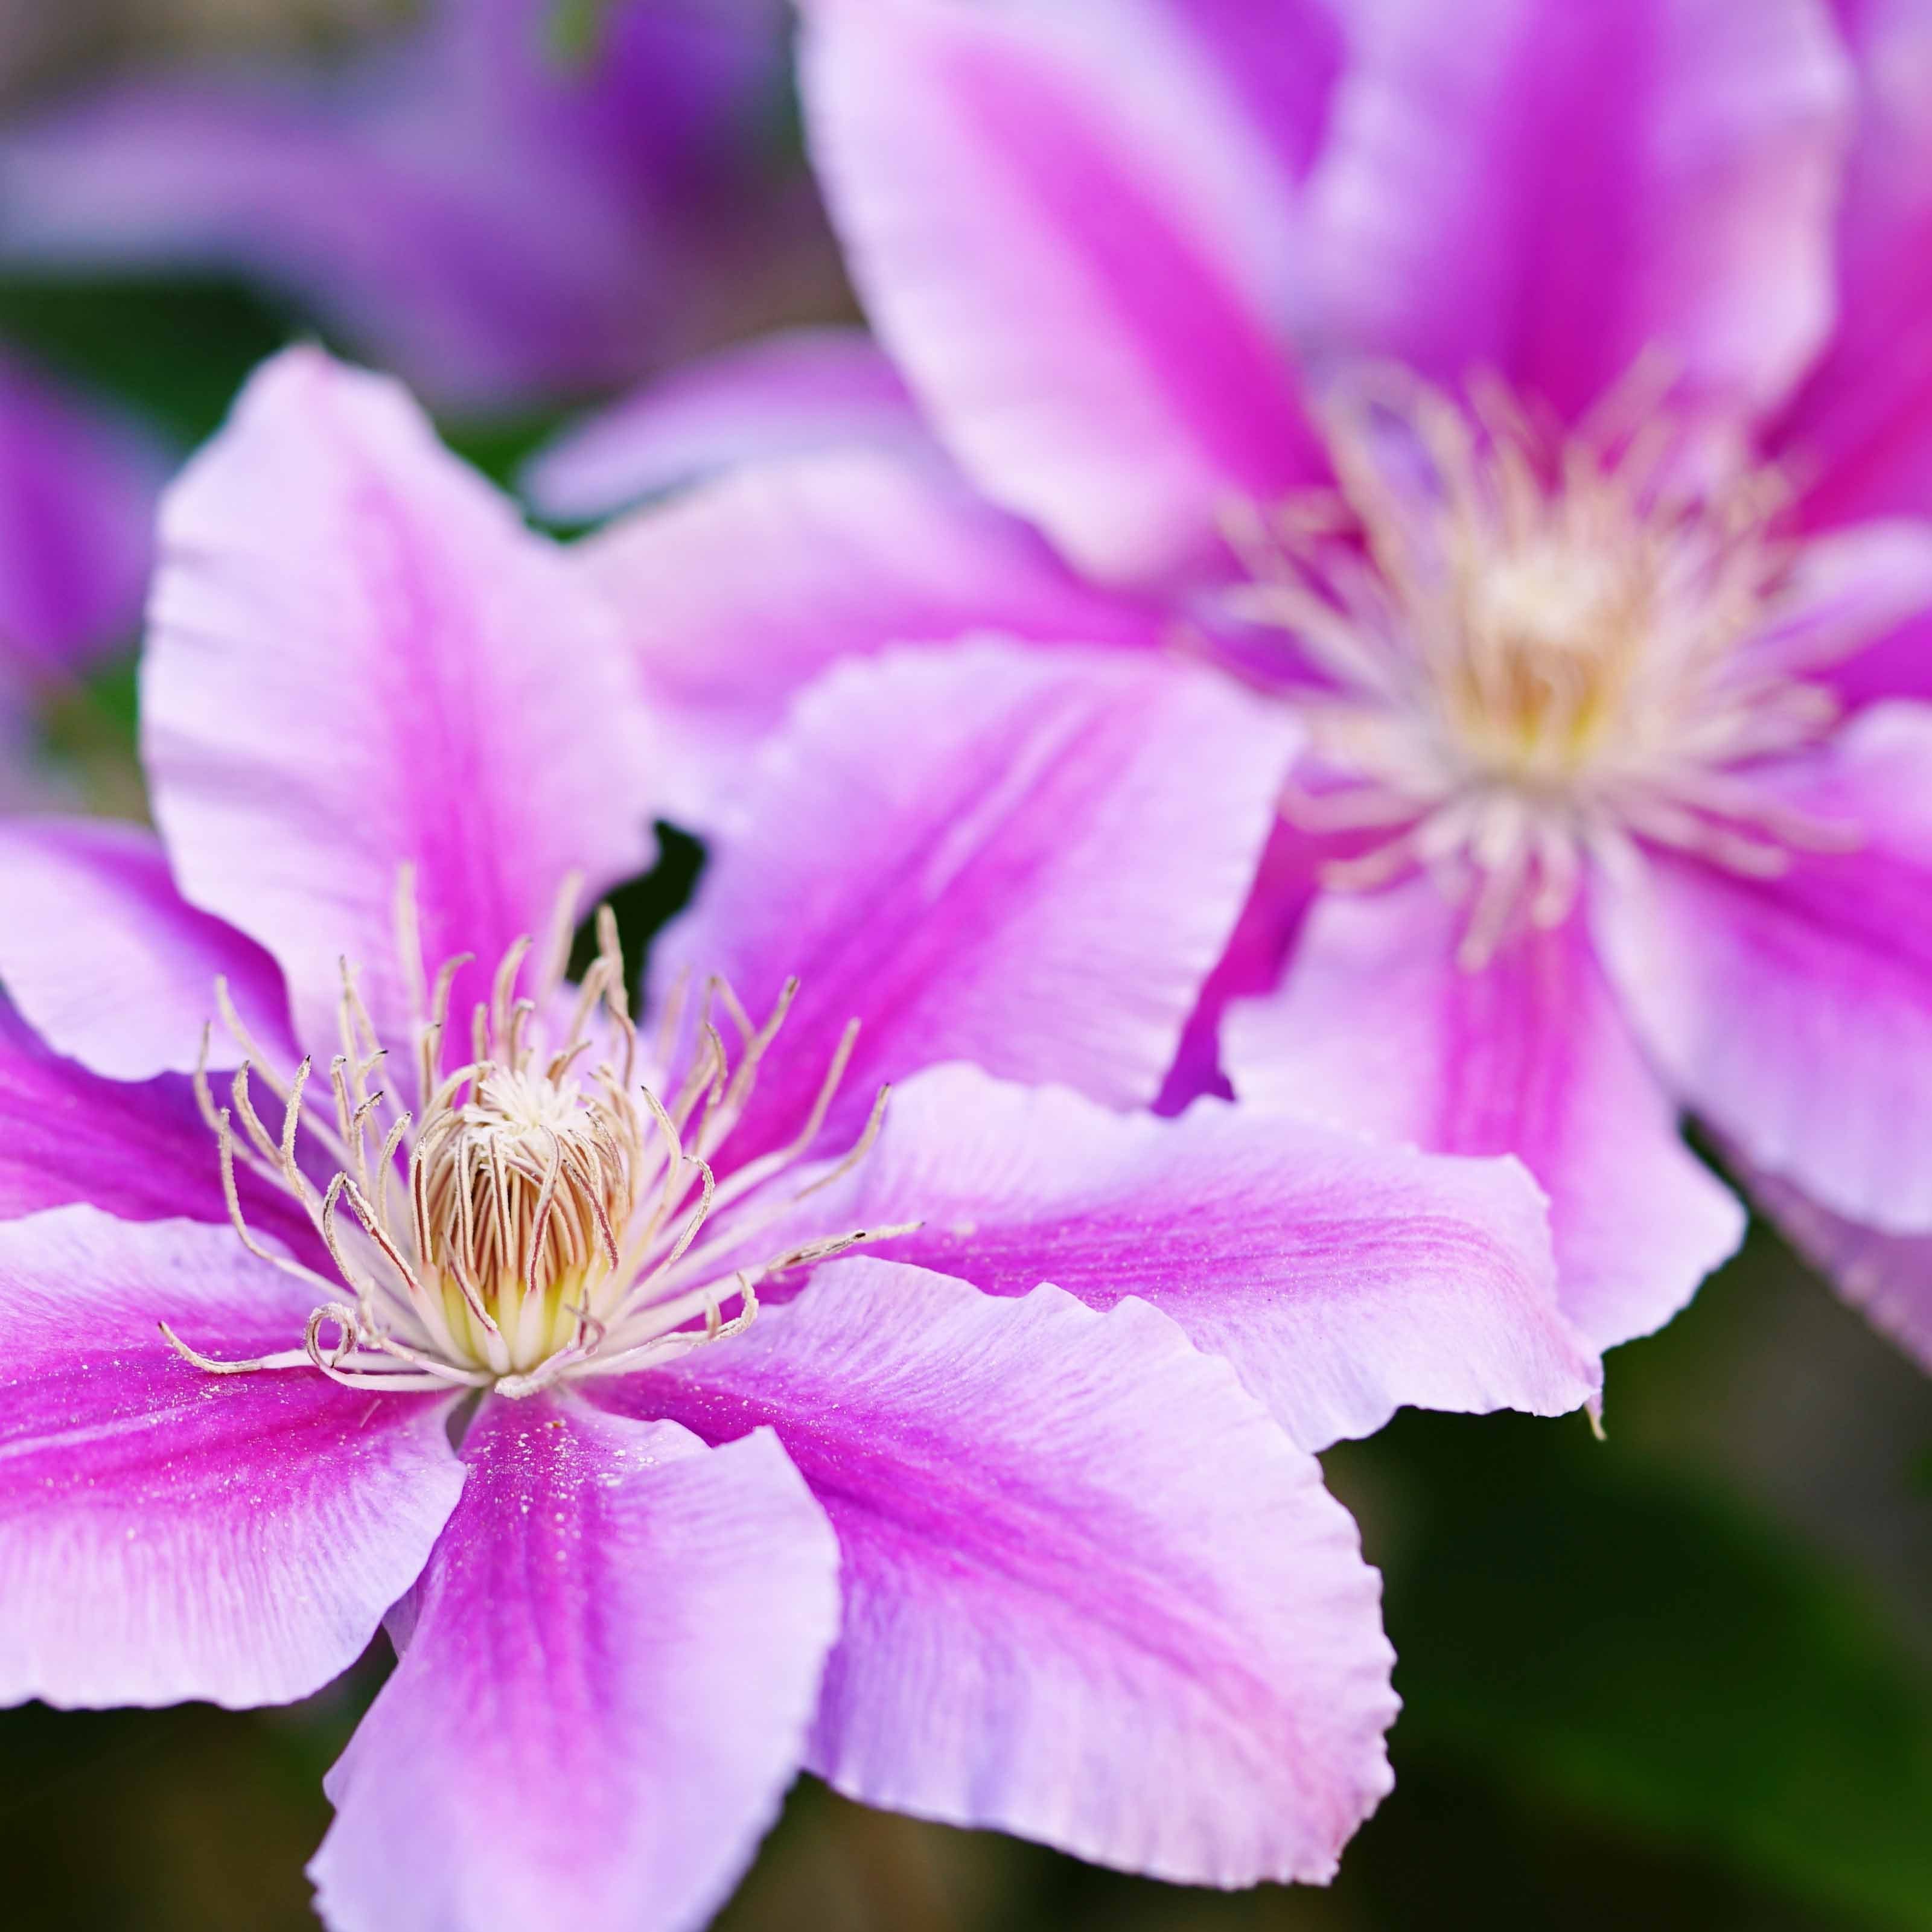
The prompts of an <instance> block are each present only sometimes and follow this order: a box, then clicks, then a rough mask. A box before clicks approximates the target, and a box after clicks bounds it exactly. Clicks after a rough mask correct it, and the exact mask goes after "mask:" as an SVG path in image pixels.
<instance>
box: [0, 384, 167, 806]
mask: <svg viewBox="0 0 1932 1932" xmlns="http://www.w3.org/2000/svg"><path fill="white" fill-rule="evenodd" d="M164 473H165V471H164V465H163V458H162V456H161V454H160V451H159V450H158V449H157V448H156V447H155V446H154V445H153V444H151V443H150V442H149V441H148V439H147V438H146V437H144V436H143V435H142V434H141V432H140V431H138V430H137V429H136V428H133V427H132V426H131V425H128V424H127V423H124V422H122V421H121V419H118V418H117V417H114V416H109V415H108V414H107V413H105V412H104V411H103V410H101V409H99V408H98V407H95V405H93V404H90V403H88V402H85V401H82V400H80V398H77V397H74V396H71V395H68V393H67V392H65V390H64V389H61V388H59V387H58V386H55V384H54V383H51V382H50V381H49V380H48V379H47V378H46V377H44V376H43V375H41V374H40V373H39V372H38V371H36V370H34V369H32V368H29V367H28V365H26V364H25V363H23V362H20V360H18V359H17V358H16V357H14V356H11V355H10V354H8V353H6V352H5V350H0V804H4V805H7V806H9V807H11V806H13V805H19V804H22V803H25V802H27V801H28V800H29V799H31V798H32V797H33V796H34V793H35V791H36V789H37V787H36V784H35V782H34V778H33V776H32V775H31V772H30V770H29V764H30V760H31V751H30V749H29V748H28V744H27V742H26V739H27V738H28V712H29V710H30V708H31V705H32V703H33V702H34V699H35V698H36V697H37V696H38V695H39V694H41V693H43V692H44V691H46V690H48V689H49V688H54V687H57V686H58V685H61V684H62V683H63V682H65V681H66V680H67V679H68V678H70V677H71V676H73V675H74V673H77V672H78V671H80V670H84V669H85V668H86V667H87V666H88V665H89V664H92V663H93V662H95V661H97V660H98V658H100V656H101V655H102V654H103V653H104V652H107V651H110V650H112V649H114V648H115V647H116V646H125V645H126V644H127V643H129V642H130V640H132V639H133V636H134V634H135V632H136V629H137V628H138V626H139V619H140V610H141V598H142V593H143V592H145V589H146V588H147V580H148V556H149V550H150V546H151V534H150V533H151V529H152V526H153V523H154V499H155V496H156V495H157V493H158V491H159V490H160V482H161V478H162V476H163V474H164Z"/></svg>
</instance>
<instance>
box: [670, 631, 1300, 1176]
mask: <svg viewBox="0 0 1932 1932" xmlns="http://www.w3.org/2000/svg"><path fill="white" fill-rule="evenodd" d="M1294 746H1295V736H1294V731H1293V727H1292V725H1291V724H1290V722H1289V719H1288V717H1287V715H1286V712H1283V711H1280V710H1278V709H1270V708H1269V707H1267V706H1262V705H1261V704H1259V703H1256V702H1255V701H1254V700H1251V699H1250V698H1249V697H1247V696H1246V695H1245V694H1243V693H1241V691H1238V690H1236V689H1235V688H1234V687H1233V686H1232V685H1231V684H1229V682H1227V681H1226V680H1225V679H1221V678H1218V677H1216V676H1212V675H1211V674H1209V673H1205V672H1202V671H1197V670H1193V669H1191V668H1188V667H1182V666H1180V665H1178V664H1172V663H1170V662H1169V661H1166V660H1164V659H1155V658H1130V657H1124V656H1121V655H1118V654H1115V653H1109V652H1099V651H1087V652H1082V651H1073V650H1063V651H1048V650H1043V649H1020V648H1019V647H1017V646H1007V645H1002V644H996V643H977V644H971V645H963V646H953V647H951V648H949V649H944V650H937V651H913V650H904V651H895V652H891V653H889V655H885V656H883V657H880V658H875V659H873V660H872V661H869V662H865V663H857V664H844V665H841V666H840V667H838V668H837V669H835V670H832V671H831V672H829V673H827V674H826V676H825V677H823V679H820V681H819V682H817V683H816V684H814V685H811V686H810V687H809V688H808V689H807V690H806V691H805V692H804V693H803V694H802V696H801V697H800V698H799V701H798V703H797V705H796V708H795V709H794V710H793V713H792V715H791V718H790V720H789V721H788V722H787V724H786V726H785V727H784V729H783V730H781V731H780V732H778V733H777V734H776V735H775V736H774V737H773V738H772V739H770V740H769V742H768V743H767V744H766V746H765V748H764V749H763V751H762V753H761V754H760V757H759V758H758V760H757V763H756V765H755V766H754V768H753V769H752V771H751V773H750V774H749V775H748V777H747V778H746V780H745V783H744V784H743V787H742V795H741V796H740V797H739V799H738V800H737V801H736V806H737V810H736V814H735V815H734V817H733V820H732V821H731V822H730V824H729V825H728V826H727V828H726V829H725V830H724V832H723V833H722V834H721V837H720V838H719V841H718V848H717V856H716V857H715V860H714V862H713V864H712V868H711V869H710V871H709V872H708V873H707V874H706V877H705V880H704V883H703V886H702V887H701V889H700V892H699V895H698V901H697V906H696V907H695V908H694V910H692V911H691V913H688V915H686V916H685V918H684V919H682V920H681V921H679V922H678V923H677V924H676V926H673V927H672V928H671V929H670V930H669V932H667V933H666V935H664V938H663V939H662V940H661V941H660V942H659V944H658V947H657V949H656V950H655V952H654V953H653V957H652V973H653V976H654V980H655V983H656V984H657V985H658V986H660V987H662V986H669V985H670V984H672V983H674V982H675V980H676V977H677V976H678V975H679V974H680V973H685V974H689V975H690V976H691V983H692V984H693V985H694V986H699V985H701V984H702V983H703V978H704V976H706V975H707V974H713V973H715V974H721V975H722V976H723V977H724V978H725V979H726V980H728V981H729V982H730V984H731V986H733V988H734V989H736V992H737V994H738V996H739V999H740V1000H741V1001H743V1002H744V1004H745V1005H746V1007H748V1008H749V1009H750V1010H751V1011H753V1012H754V1013H760V1014H762V1013H764V1012H766V1010H769V1008H770V1007H771V1006H772V1004H773V1003H774V1002H775V1001H776V1000H777V998H778V995H779V992H780V989H781V987H782V986H783V985H784V982H785V980H786V979H787V977H788V976H790V975H793V974H795V975H796V976H797V977H798V979H799V980H800V982H801V983H802V991H801V992H799V996H798V999H797V1001H796V1004H795V1005H794V1006H793V1008H792V1010H791V1013H790V1017H789V1018H788V1019H787V1021H786V1022H785V1026H784V1032H783V1033H782V1034H781V1035H780V1036H779V1040H778V1046H776V1048H775V1049H774V1050H773V1052H772V1054H771V1055H769V1057H768V1058H767V1059H766V1061H765V1063H764V1071H763V1072H762V1073H760V1088H759V1092H760V1103H759V1118H761V1119H763V1121H766V1122H767V1123H768V1124H769V1128H768V1131H769V1133H771V1134H772V1135H773V1136H775V1137H776V1138H778V1139H784V1138H787V1137H788V1136H789V1135H790V1133H791V1132H792V1131H793V1129H794V1128H795V1127H796V1124H798V1123H799V1121H801V1120H802V1118H803V1115H804V1114H805V1110H806V1108H807V1107H808V1105H809V1103H810V1100H811V1096H812V1095H813V1094H814V1093H815V1092H816V1091H817V1087H818V1084H819V1081H820V1076H821V1074H822V1073H823V1070H824V1068H825V1066H826V1063H827V1061H829V1059H830V1058H831V1055H832V1049H833V1047H834V1046H835V1043H836V1042H837V1040H838V1037H839V1036H840V1034H841V1033H842V1032H843V1031H844V1028H845V1025H846V1023H847V1021H848V1020H851V1019H856V1020H858V1021H859V1022H860V1031H859V1042H858V1046H857V1049H856V1052H854V1054H853V1058H852V1061H851V1063H850V1068H849V1070H848V1071H847V1075H846V1077H845V1080H844V1085H843V1087H842V1088H841V1103H840V1106H839V1107H838V1109H837V1110H836V1111H835V1115H834V1116H833V1126H834V1129H835V1130H841V1129H842V1130H850V1129H852V1128H853V1127H855V1126H856V1123H857V1122H858V1121H861V1120H862V1119H863V1118H864V1116H865V1111H866V1109H868V1107H869V1106H870V1105H871V1097H872V1094H873V1091H874V1089H875V1088H877V1086H878V1085H879V1084H880V1082H882V1081H886V1080H895V1079H901V1078H902V1077H904V1076H905V1075H907V1074H908V1073H912V1072H913V1071H914V1070H916V1069H917V1068H919V1067H922V1066H925V1065H927V1064H930V1063H932V1062H933V1061H940V1060H956V1059H958V1060H972V1061H977V1062H978V1063H979V1064H980V1065H982V1066H983V1067H986V1069H987V1070H989V1072H991V1073H998V1074H1003V1075H1005V1076H1008V1077H1010V1078H1011V1079H1022V1080H1059V1081H1062V1082H1065V1083H1066V1084H1067V1085H1069V1086H1072V1087H1076V1088H1079V1089H1081V1090H1082V1091H1083V1092H1085V1093H1087V1094H1090V1095H1091V1097H1093V1098H1094V1099H1095V1100H1100V1101H1102V1102H1104V1103H1107V1104H1109V1105H1111V1106H1136V1105H1140V1104H1144V1103H1145V1102H1146V1101H1148V1100H1151V1098H1152V1097H1154V1094H1155V1092H1156V1091H1157V1089H1158V1088H1159V1087H1160V1079H1161V1076H1162V1075H1163V1073H1164V1072H1165V1071H1166V1068H1167V1067H1168V1065H1169V1062H1170V1061H1172V1059H1173V1058H1174V1051H1175V1043H1176V1040H1177V1039H1178V1036H1179V1034H1180V1031H1181V1025H1182V1022H1184V1020H1185V1019H1187V1015H1188V1013H1189V1012H1190V1010H1191V1009H1192V1007H1193V1004H1194V1001H1195V998H1196V994H1197V993H1198V992H1199V989H1200V986H1201V982H1202V980H1203V979H1204V978H1205V977H1206V975H1207V974H1208V970H1209V968H1211V967H1212V965H1214V962H1215V960H1216V959H1217V957H1218V956H1220V952H1221V950H1222V949H1223V947H1224V946H1225V945H1226V943H1227V939H1228V935H1229V930H1230V929H1231V928H1232V926H1233V924H1234V922H1235V915H1236V913H1238V911H1239V910H1240V909H1241V901H1242V899H1243V897H1244V895H1245V893H1246V891H1247V882H1248V880H1249V878H1250V877H1251V876H1252V874H1253V869H1254V865H1255V862H1256V858H1257V856H1258V855H1259V852H1260V850H1261V847H1262V842H1263V841H1264V839H1265V838H1266V836H1267V834H1268V827H1269V825H1270V823H1271V821H1272V820H1273V817H1274V797H1275V794H1276V792H1277V790H1278V789H1279V787H1280V780H1281V775H1282V773H1283V771H1284V770H1285V769H1286V767H1287V765H1288V763H1289V760H1290V759H1291V758H1292V756H1293V753H1294ZM1155 909H1157V911H1156V910H1155ZM750 1125H751V1124H748V1128H747V1131H749V1130H750Z"/></svg>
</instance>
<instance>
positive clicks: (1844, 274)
mask: <svg viewBox="0 0 1932 1932" xmlns="http://www.w3.org/2000/svg"><path fill="white" fill-rule="evenodd" d="M1837 10H1838V17H1839V20H1840V23H1841V26H1843V28H1844V29H1845V31H1846V37H1847V39H1848V40H1849V45H1850V48H1851V52H1852V61H1853V64H1854V66H1855V69H1856V72H1857V77H1858V115H1857V121H1856V132H1855V138H1854V139H1853V142H1852V150H1851V155H1850V159H1849V166H1848V167H1847V169H1846V177H1845V183H1844V194H1843V201H1842V202H1841V205H1840V208H1839V213H1838V328H1837V330H1836V332H1835V335H1833V337H1832V341H1831V343H1830V344H1829V347H1827V349H1826V353H1825V355H1824V356H1823V359H1822V360H1821V361H1820V363H1819V364H1818V366H1817V368H1815V369H1814V370H1813V371H1812V372H1811V376H1810V377H1809V378H1808V380H1807V381H1806V383H1805V386H1804V388H1803V389H1802V390H1801V391H1800V392H1799V394H1798V395H1797V396H1796V398H1794V399H1793V402H1792V404H1791V406H1790V408H1789V409H1788V410H1786V411H1785V413H1784V416H1782V417H1781V419H1780V422H1779V423H1778V428H1777V430H1776V432H1775V438H1774V440H1775V443H1776V445H1777V446H1778V449H1779V452H1780V453H1781V455H1784V457H1785V458H1786V459H1787V461H1788V462H1789V463H1790V467H1791V469H1792V471H1793V474H1794V475H1796V476H1797V477H1799V478H1801V479H1802V481H1804V482H1805V483H1806V484H1808V486H1809V487H1808V490H1807V491H1806V494H1805V499H1804V503H1803V506H1802V507H1803V509H1804V512H1805V516H1806V518H1807V520H1808V521H1810V522H1811V523H1815V524H1828V523H1838V522H1842V521H1845V520H1849V519H1850V518H1852V517H1868V516H1874V515H1886V514H1896V513H1897V512H1898V511H1906V512H1908V513H1910V514H1917V515H1921V516H1922V515H1924V514H1926V513H1927V511H1932V13H1928V12H1927V10H1926V8H1925V7H1924V5H1922V4H1921V0H1838V7H1837Z"/></svg>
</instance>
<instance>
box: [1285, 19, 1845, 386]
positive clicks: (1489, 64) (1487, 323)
mask: <svg viewBox="0 0 1932 1932" xmlns="http://www.w3.org/2000/svg"><path fill="white" fill-rule="evenodd" d="M1352 22H1353V27H1352V37H1353V40H1354V42H1355V55H1354V58H1352V61H1351V62H1350V64H1349V67H1348V68H1347V70H1346V73H1345V75H1344V77H1343V80H1342V81H1341V82H1340V83H1338V86H1337V98H1336V103H1335V107H1334V115H1333V119H1332V122H1331V130H1330V136H1329V140H1328V145H1327V147H1326V148H1325V151H1324V154H1323V155H1322V159H1321V160H1320V161H1319V163H1318V164H1317V166H1316V170H1315V172H1314V173H1313V175H1311V176H1310V184H1309V218H1310V223H1311V225H1312V233H1311V236H1310V242H1309V246H1310V251H1311V257H1312V258H1313V260H1314V262H1315V268H1314V270H1313V273H1314V275H1315V278H1316V284H1317V287H1318V289H1319V299H1318V300H1317V302H1316V305H1315V311H1314V313H1315V323H1314V332H1315V338H1316V341H1317V342H1318V344H1319V351H1320V353H1321V354H1322V356H1324V357H1325V358H1326V357H1333V356H1360V355H1364V354H1380V355H1386V356H1395V357H1397V358H1400V359H1401V360H1403V362H1406V363H1408V364H1409V365H1411V366H1412V368H1416V369H1418V370H1419V371H1421V372H1422V373H1424V374H1426V375H1428V376H1430V377H1433V378H1436V380H1442V381H1449V382H1455V381H1460V380H1461V379H1462V378H1463V377H1465V376H1466V375H1467V374H1469V372H1470V371H1472V369H1475V368H1488V369H1493V370H1495V371H1499V372H1500V373H1501V374H1503V375H1504V376H1505V377H1508V379H1509V380H1510V381H1511V383H1513V384H1514V385H1515V386H1517V389H1519V390H1520V392H1523V393H1524V394H1526V395H1532V396H1535V397H1538V398H1541V399H1542V400H1544V401H1546V402H1547V403H1549V404H1552V405H1553V406H1554V407H1556V409H1557V410H1559V411H1560V412H1562V413H1565V415H1574V413H1577V412H1578V411H1580V410H1583V409H1584V408H1586V407H1588V405H1589V404H1591V403H1592V402H1593V401H1595V400H1596V399H1597V398H1598V396H1599V395H1601V394H1602V393H1603V392H1604V391H1605V390H1606V389H1607V388H1608V387H1609V386H1610V385H1611V384H1612V383H1614V382H1616V380H1617V379H1618V378H1619V377H1621V376H1622V375H1623V374H1625V372H1626V371H1627V370H1628V369H1629V368H1631V365H1633V364H1634V362H1635V361H1636V359H1637V357H1638V356H1639V355H1640V353H1643V351H1644V350H1646V349H1649V348H1652V347H1655V348H1658V349H1660V350H1662V351H1663V352H1664V354H1665V355H1666V356H1667V357H1669V358H1670V359H1671V360H1672V361H1673V363H1674V364H1675V365H1676V368H1677V370H1678V371H1679V373H1680V374H1681V375H1682V377H1683V379H1684V381H1685V385H1686V387H1687V389H1688V391H1689V392H1691V393H1692V394H1694V395H1699V396H1701V397H1706V398H1710V399H1712V400H1713V401H1716V402H1718V403H1719V404H1725V405H1730V406H1732V407H1758V408H1763V407H1768V406H1769V405H1771V404H1775V402H1777V401H1778V400H1779V399H1780V398H1781V396H1782V395H1784V392H1785V391H1786V389H1787V387H1788V386H1789V385H1790V384H1791V383H1793V382H1794V381H1795V380H1796V379H1797V377H1799V374H1801V373H1802V371H1803V369H1804V367H1805V363H1806V362H1807V360H1808V359H1809V358H1810V356H1811V354H1812V353H1814V350H1816V349H1817V347H1818V346H1819V344H1820V341H1821V339H1822V338H1823V334H1824V332H1825V330H1826V326H1827V325H1828V323H1829V320H1830V315H1831V268H1830V254H1829V251H1830V245H1831V232H1830V221H1831V216H1832V200H1833V196H1834V193H1835V189H1836V186H1837V179H1838V163H1839V157H1840V154H1841V149H1842V146H1843V141H1844V139H1845V124H1846V109H1847V106H1848V95H1849V80H1848V76H1847V73H1846V65H1845V62H1844V58H1843V54H1842V52H1841V49H1839V47H1838V45H1837V43H1836V41H1835V37H1834V36H1833V35H1832V32H1831V30H1830V27H1829V23H1828V21H1827V20H1826V18H1825V17H1824V13H1823V9H1822V8H1820V7H1817V6H1815V5H1813V4H1811V0H1760V4H1754V5H1743V6H1740V5H1737V4H1736V0H1620V4H1619V5H1613V6H1570V5H1523V4H1522V0H1474V3H1473V4H1470V5H1460V6H1454V7H1444V6H1439V5H1436V4H1434V0H1364V4H1363V5H1360V6H1358V7H1355V9H1353V10H1352Z"/></svg>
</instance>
